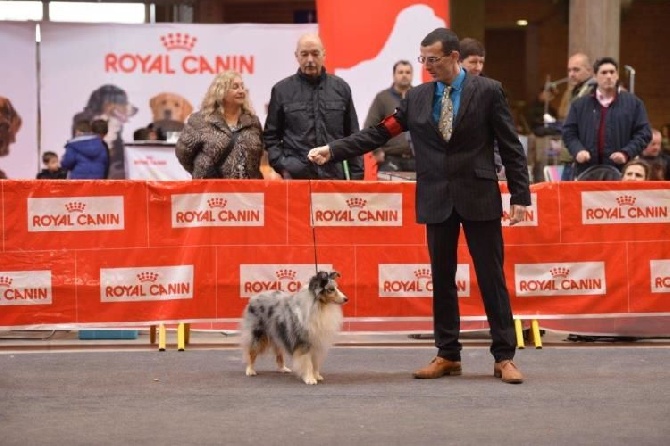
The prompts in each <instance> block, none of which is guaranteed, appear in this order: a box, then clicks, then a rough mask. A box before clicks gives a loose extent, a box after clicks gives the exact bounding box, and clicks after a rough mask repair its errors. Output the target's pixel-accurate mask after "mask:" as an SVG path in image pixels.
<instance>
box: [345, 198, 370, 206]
mask: <svg viewBox="0 0 670 446" xmlns="http://www.w3.org/2000/svg"><path fill="white" fill-rule="evenodd" d="M366 204H368V201H367V200H364V199H363V198H357V197H352V198H349V199H348V200H347V206H349V207H350V208H364V207H365V205H366Z"/></svg>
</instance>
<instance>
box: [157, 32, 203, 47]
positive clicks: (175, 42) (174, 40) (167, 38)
mask: <svg viewBox="0 0 670 446" xmlns="http://www.w3.org/2000/svg"><path fill="white" fill-rule="evenodd" d="M197 41H198V38H197V37H193V36H192V35H190V34H188V33H185V34H182V33H167V34H165V35H164V36H161V42H162V43H163V46H164V47H165V49H167V50H168V51H172V50H185V51H191V50H192V49H193V47H194V46H195V44H196V42H197Z"/></svg>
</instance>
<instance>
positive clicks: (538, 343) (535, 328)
mask: <svg viewBox="0 0 670 446" xmlns="http://www.w3.org/2000/svg"><path fill="white" fill-rule="evenodd" d="M530 329H531V333H533V342H534V343H535V348H542V337H541V336H540V324H538V323H537V319H533V320H531V321H530Z"/></svg>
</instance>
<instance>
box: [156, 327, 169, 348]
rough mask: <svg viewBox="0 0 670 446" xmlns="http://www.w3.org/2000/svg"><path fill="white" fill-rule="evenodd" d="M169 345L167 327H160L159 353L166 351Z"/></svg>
mask: <svg viewBox="0 0 670 446" xmlns="http://www.w3.org/2000/svg"><path fill="white" fill-rule="evenodd" d="M166 343H167V333H166V332H165V325H164V324H160V325H158V351H159V352H164V351H165V344H166Z"/></svg>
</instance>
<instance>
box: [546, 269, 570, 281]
mask: <svg viewBox="0 0 670 446" xmlns="http://www.w3.org/2000/svg"><path fill="white" fill-rule="evenodd" d="M549 273H551V277H553V278H554V279H556V278H559V277H568V275H570V268H564V267H562V266H559V267H556V268H551V269H550V270H549Z"/></svg>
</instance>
